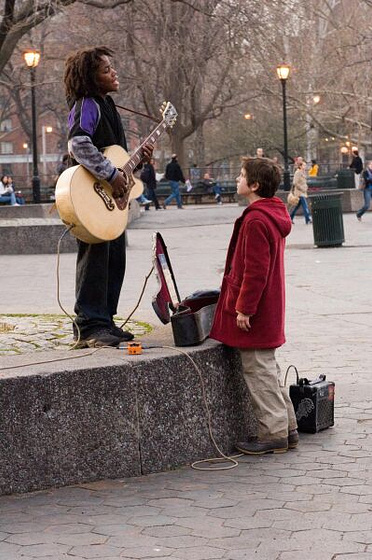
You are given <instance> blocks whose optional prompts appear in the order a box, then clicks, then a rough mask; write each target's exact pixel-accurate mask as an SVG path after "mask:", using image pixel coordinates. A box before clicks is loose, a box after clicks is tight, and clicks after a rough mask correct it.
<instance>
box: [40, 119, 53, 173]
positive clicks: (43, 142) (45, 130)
mask: <svg viewBox="0 0 372 560" xmlns="http://www.w3.org/2000/svg"><path fill="white" fill-rule="evenodd" d="M51 132H53V127H52V126H44V125H43V126H42V127H41V145H42V150H43V175H44V181H45V176H46V173H47V162H46V153H47V149H46V135H47V133H48V134H50V133H51Z"/></svg>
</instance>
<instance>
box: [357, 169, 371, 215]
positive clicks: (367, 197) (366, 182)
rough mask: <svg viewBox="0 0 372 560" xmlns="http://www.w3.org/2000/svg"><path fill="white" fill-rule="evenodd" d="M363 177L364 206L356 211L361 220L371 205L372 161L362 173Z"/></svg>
mask: <svg viewBox="0 0 372 560" xmlns="http://www.w3.org/2000/svg"><path fill="white" fill-rule="evenodd" d="M362 179H363V197H364V204H363V206H362V208H360V209H359V210H358V212H357V213H356V217H357V218H358V220H359V221H360V222H361V221H362V216H363V214H364V213H365V212H367V211H368V210H369V207H370V206H371V198H372V161H370V162H369V163H368V166H367V168H366V169H365V170H364V171H363V173H362Z"/></svg>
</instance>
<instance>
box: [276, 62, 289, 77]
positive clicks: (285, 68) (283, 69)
mask: <svg viewBox="0 0 372 560" xmlns="http://www.w3.org/2000/svg"><path fill="white" fill-rule="evenodd" d="M290 69H291V67H290V66H289V65H288V64H279V65H278V66H277V67H276V73H277V74H278V78H279V80H288V77H289V72H290Z"/></svg>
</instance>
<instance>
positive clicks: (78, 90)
mask: <svg viewBox="0 0 372 560" xmlns="http://www.w3.org/2000/svg"><path fill="white" fill-rule="evenodd" d="M113 54H114V51H113V50H111V49H109V48H108V47H87V48H84V49H80V50H78V51H75V52H73V53H71V54H70V55H69V56H68V57H67V59H66V62H65V74H64V78H63V80H64V84H65V93H66V99H67V103H68V105H69V107H71V106H72V105H73V104H74V103H75V101H77V100H78V99H81V98H82V97H90V96H94V95H97V94H98V86H97V82H96V73H97V69H98V67H99V65H100V63H101V57H102V56H109V57H111V56H113Z"/></svg>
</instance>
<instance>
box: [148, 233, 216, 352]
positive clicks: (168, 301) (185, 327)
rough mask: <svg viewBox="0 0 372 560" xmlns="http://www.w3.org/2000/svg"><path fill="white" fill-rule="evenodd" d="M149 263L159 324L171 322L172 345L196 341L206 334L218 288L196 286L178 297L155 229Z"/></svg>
mask: <svg viewBox="0 0 372 560" xmlns="http://www.w3.org/2000/svg"><path fill="white" fill-rule="evenodd" d="M153 265H154V268H155V271H156V276H157V278H158V281H159V285H160V290H159V292H158V293H157V294H156V295H155V296H154V298H153V301H152V306H153V308H154V311H155V313H156V314H157V316H158V317H159V319H160V321H161V322H162V323H163V324H167V323H169V322H171V324H172V331H173V338H174V342H175V345H176V346H193V345H196V344H200V343H201V342H203V341H204V340H205V339H206V338H207V337H208V336H209V332H210V329H211V325H212V321H213V316H214V311H215V307H216V303H217V300H218V297H219V294H220V290H199V291H197V292H194V293H193V294H191V295H190V296H188V297H187V298H185V299H184V300H181V297H180V294H179V291H178V288H177V284H176V280H175V277H174V273H173V269H172V265H171V262H170V259H169V255H168V251H167V247H166V245H165V243H164V240H163V238H162V236H161V234H160V233H159V232H155V233H154V235H153Z"/></svg>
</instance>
